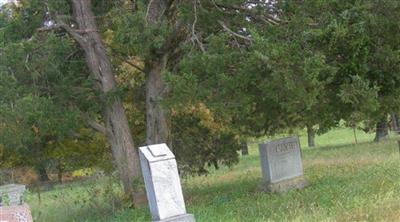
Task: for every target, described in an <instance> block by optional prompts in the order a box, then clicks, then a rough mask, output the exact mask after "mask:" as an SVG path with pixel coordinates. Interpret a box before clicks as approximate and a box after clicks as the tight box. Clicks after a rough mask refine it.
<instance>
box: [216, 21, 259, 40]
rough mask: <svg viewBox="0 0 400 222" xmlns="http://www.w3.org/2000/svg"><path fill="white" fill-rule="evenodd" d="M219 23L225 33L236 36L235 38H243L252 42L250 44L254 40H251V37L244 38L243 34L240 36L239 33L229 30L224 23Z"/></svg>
mask: <svg viewBox="0 0 400 222" xmlns="http://www.w3.org/2000/svg"><path fill="white" fill-rule="evenodd" d="M218 23H219V24H220V25H221V26H222V28H223V29H224V30H225V31H227V32H229V33H231V34H232V35H234V36H236V37H238V38H241V39H244V40H247V41H250V42H251V41H252V39H251V38H250V37H247V36H244V35H241V34H239V33H236V32H234V31H232V30H231V29H230V28H228V27H227V26H226V25H225V24H224V23H223V22H222V21H218Z"/></svg>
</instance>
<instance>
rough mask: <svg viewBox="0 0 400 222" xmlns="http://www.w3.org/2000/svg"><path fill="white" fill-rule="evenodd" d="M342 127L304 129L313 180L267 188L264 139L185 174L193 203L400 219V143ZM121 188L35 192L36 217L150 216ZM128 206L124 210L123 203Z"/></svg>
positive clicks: (323, 217)
mask: <svg viewBox="0 0 400 222" xmlns="http://www.w3.org/2000/svg"><path fill="white" fill-rule="evenodd" d="M357 134H358V135H357V136H358V141H359V142H360V143H359V144H356V145H355V144H354V137H353V132H352V130H351V129H338V130H334V131H331V132H329V133H327V134H325V135H322V136H318V137H317V138H316V144H317V147H316V148H313V149H310V148H308V147H306V144H305V141H306V138H305V136H304V135H301V144H302V147H303V164H304V171H305V176H306V178H307V179H308V180H309V182H310V184H311V185H310V186H309V187H307V188H305V189H303V190H292V191H289V192H288V193H284V194H269V193H264V192H260V191H259V190H258V188H257V187H258V184H259V182H260V180H261V169H260V163H259V156H258V151H257V145H256V144H252V145H251V147H250V155H248V156H245V157H242V158H241V160H240V163H239V164H238V165H236V166H234V167H232V168H222V169H220V170H218V171H212V173H211V174H210V175H208V176H201V177H192V178H185V179H183V180H182V183H183V187H184V193H185V200H186V205H187V208H188V209H187V210H188V212H190V213H193V214H194V215H195V217H196V220H197V221H198V222H203V221H204V222H210V221H221V222H222V221H223V222H225V221H249V222H250V221H251V222H253V221H400V154H399V149H398V145H397V142H396V141H395V140H394V136H392V139H391V140H388V141H385V142H382V143H379V144H375V143H371V142H370V141H372V139H373V135H372V134H365V133H362V132H357ZM119 194H120V193H119V192H118V187H116V186H115V185H113V184H112V183H111V182H108V180H107V179H102V180H100V181H96V182H95V183H93V182H87V183H79V184H75V185H70V186H65V187H60V188H57V189H55V190H53V191H50V192H45V193H41V195H40V199H41V202H40V203H39V198H38V195H37V194H35V193H32V194H29V195H28V202H29V204H30V205H31V207H32V210H33V214H34V218H35V219H36V221H43V222H52V221H57V222H63V221H90V222H92V221H93V222H95V221H98V222H106V221H107V222H108V221H117V222H122V221H126V222H128V221H150V215H149V212H148V210H147V208H146V207H143V208H140V209H130V208H126V207H125V208H124V207H123V206H121V202H120V201H119V200H118V198H116V197H118V196H119ZM120 209H122V210H120Z"/></svg>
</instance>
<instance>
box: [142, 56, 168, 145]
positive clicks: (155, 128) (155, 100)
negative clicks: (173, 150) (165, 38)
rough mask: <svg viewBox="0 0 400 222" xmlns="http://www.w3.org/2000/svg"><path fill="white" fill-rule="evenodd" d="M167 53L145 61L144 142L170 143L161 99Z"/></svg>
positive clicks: (163, 91) (165, 111)
mask: <svg viewBox="0 0 400 222" xmlns="http://www.w3.org/2000/svg"><path fill="white" fill-rule="evenodd" d="M167 60H168V55H167V54H165V55H163V56H162V57H161V58H157V59H155V60H153V61H148V62H147V63H146V67H145V72H146V143H147V144H158V143H167V144H168V145H171V137H170V135H171V134H170V130H169V129H170V127H169V121H168V114H167V110H166V109H164V107H162V104H161V100H162V99H163V98H164V95H165V93H166V90H167V88H166V87H167V86H166V83H165V81H164V79H163V74H164V72H165V69H166V65H167Z"/></svg>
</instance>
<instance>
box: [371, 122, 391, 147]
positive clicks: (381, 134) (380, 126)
mask: <svg viewBox="0 0 400 222" xmlns="http://www.w3.org/2000/svg"><path fill="white" fill-rule="evenodd" d="M388 135H389V131H388V124H387V122H386V119H382V120H381V121H379V122H378V123H377V124H376V133H375V139H374V142H380V141H381V140H382V139H385V138H386V137H387V136H388Z"/></svg>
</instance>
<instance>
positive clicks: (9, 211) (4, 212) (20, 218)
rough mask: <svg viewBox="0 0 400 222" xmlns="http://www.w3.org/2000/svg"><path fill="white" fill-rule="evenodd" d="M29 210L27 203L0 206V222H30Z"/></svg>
mask: <svg viewBox="0 0 400 222" xmlns="http://www.w3.org/2000/svg"><path fill="white" fill-rule="evenodd" d="M32 221H33V220H32V215H31V210H30V209H29V206H28V205H27V204H23V205H19V206H3V207H0V222H32Z"/></svg>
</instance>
